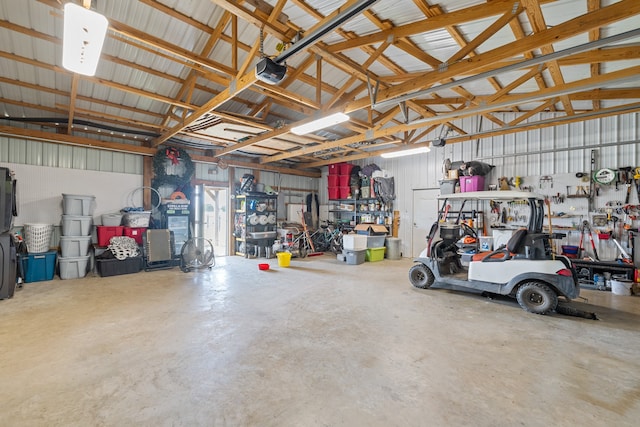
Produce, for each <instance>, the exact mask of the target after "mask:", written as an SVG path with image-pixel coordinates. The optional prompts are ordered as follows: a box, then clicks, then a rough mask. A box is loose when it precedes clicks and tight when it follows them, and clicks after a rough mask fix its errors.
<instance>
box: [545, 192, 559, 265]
mask: <svg viewBox="0 0 640 427" xmlns="http://www.w3.org/2000/svg"><path fill="white" fill-rule="evenodd" d="M544 203H545V205H547V217H548V218H549V246H550V247H551V259H552V260H554V261H555V259H556V251H555V248H554V247H553V226H552V225H551V202H550V201H549V199H548V198H547V197H545V198H544Z"/></svg>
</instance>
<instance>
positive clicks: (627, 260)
mask: <svg viewBox="0 0 640 427" xmlns="http://www.w3.org/2000/svg"><path fill="white" fill-rule="evenodd" d="M612 240H613V243H615V244H616V246H617V247H618V249H619V250H620V255H622V262H624V263H627V264H633V260H632V259H631V257H630V256H629V254H628V253H627V252H626V251H625V250H624V249H623V248H622V245H621V244H620V243H618V241H617V240H616V239H612Z"/></svg>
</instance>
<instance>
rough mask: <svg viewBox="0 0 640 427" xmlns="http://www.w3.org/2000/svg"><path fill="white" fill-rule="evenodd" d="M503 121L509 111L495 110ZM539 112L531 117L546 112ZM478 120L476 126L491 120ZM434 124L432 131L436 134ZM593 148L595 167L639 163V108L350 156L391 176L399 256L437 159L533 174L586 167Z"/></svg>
mask: <svg viewBox="0 0 640 427" xmlns="http://www.w3.org/2000/svg"><path fill="white" fill-rule="evenodd" d="M496 116H497V117H498V118H500V119H501V120H503V121H504V122H506V123H508V122H510V121H511V120H513V119H515V118H516V117H517V116H516V115H515V114H503V115H498V114H496ZM552 116H553V114H542V115H538V116H535V117H534V118H532V119H531V120H532V121H538V120H540V119H546V118H550V117H552ZM487 122H488V121H487V120H484V123H483V127H482V130H488V129H490V128H493V127H497V126H494V125H493V123H491V122H490V123H488V124H487ZM455 124H456V125H458V126H460V127H462V128H463V129H476V128H477V119H475V118H472V119H465V120H462V121H458V122H455ZM439 132H440V130H437V131H436V132H434V134H433V138H436V137H438V136H439V135H438V133H439ZM593 149H596V150H597V154H598V155H597V158H598V161H597V168H604V167H607V168H612V169H616V168H619V167H626V166H634V167H635V166H640V114H638V113H632V114H625V115H621V116H615V117H606V118H601V119H596V120H590V121H586V122H578V123H570V124H564V125H560V126H556V127H549V128H544V129H537V130H531V131H527V132H523V133H519V134H512V135H502V136H495V137H492V138H486V139H482V140H480V142H479V144H478V143H477V142H476V141H469V142H464V143H457V144H449V145H446V146H445V147H443V148H432V149H431V152H429V153H426V154H420V155H415V156H410V157H400V158H396V159H382V158H380V157H375V158H370V159H367V160H365V161H358V162H354V163H357V164H359V165H360V166H364V165H366V164H371V163H375V164H376V165H378V166H379V167H380V168H382V169H386V170H388V171H389V172H390V174H391V175H392V176H394V178H395V185H396V200H395V203H394V207H393V208H394V210H398V211H400V229H399V235H398V237H400V239H401V240H402V244H401V252H402V253H403V256H410V254H411V232H412V220H413V218H412V217H411V215H412V214H411V212H412V206H411V203H412V197H413V196H412V192H413V190H414V189H427V188H438V187H439V183H438V180H440V179H442V163H443V161H444V159H446V158H449V159H451V160H452V161H470V160H480V161H483V162H486V163H489V164H492V165H495V166H496V168H495V169H494V171H493V172H492V176H493V177H500V176H507V177H511V176H537V175H551V176H553V175H555V174H564V173H576V172H588V171H589V168H590V161H591V150H593ZM326 173H327V168H325V169H324V171H323V178H322V184H321V185H320V188H321V197H322V199H321V203H327V200H328V194H327V190H326V188H327V180H326Z"/></svg>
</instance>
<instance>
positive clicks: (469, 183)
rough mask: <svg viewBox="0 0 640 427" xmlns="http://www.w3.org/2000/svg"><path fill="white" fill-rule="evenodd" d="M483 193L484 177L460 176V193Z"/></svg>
mask: <svg viewBox="0 0 640 427" xmlns="http://www.w3.org/2000/svg"><path fill="white" fill-rule="evenodd" d="M470 191H484V176H462V177H460V192H461V193H468V192H470Z"/></svg>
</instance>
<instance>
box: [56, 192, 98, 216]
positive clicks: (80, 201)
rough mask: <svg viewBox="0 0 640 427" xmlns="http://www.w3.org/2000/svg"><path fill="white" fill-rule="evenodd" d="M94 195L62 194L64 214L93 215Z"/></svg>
mask: <svg viewBox="0 0 640 427" xmlns="http://www.w3.org/2000/svg"><path fill="white" fill-rule="evenodd" d="M95 200H96V196H84V195H77V194H62V212H63V213H64V214H65V215H83V216H88V215H93V210H94V208H95V203H94V202H95Z"/></svg>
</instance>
